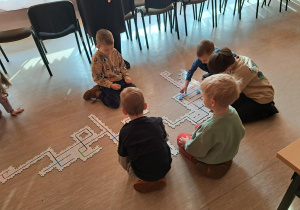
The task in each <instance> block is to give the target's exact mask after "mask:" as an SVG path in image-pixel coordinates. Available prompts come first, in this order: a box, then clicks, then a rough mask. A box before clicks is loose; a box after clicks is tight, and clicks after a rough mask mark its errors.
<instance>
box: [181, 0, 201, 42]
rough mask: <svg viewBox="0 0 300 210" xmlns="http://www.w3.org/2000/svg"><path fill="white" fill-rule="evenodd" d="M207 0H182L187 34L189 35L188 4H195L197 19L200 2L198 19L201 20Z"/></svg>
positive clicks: (194, 11)
mask: <svg viewBox="0 0 300 210" xmlns="http://www.w3.org/2000/svg"><path fill="white" fill-rule="evenodd" d="M205 1H207V0H181V6H182V7H183V15H184V24H185V35H186V36H187V35H188V32H187V23H186V6H187V5H192V6H193V14H194V20H197V4H200V11H199V17H198V21H201V18H202V14H203V9H204V3H205Z"/></svg>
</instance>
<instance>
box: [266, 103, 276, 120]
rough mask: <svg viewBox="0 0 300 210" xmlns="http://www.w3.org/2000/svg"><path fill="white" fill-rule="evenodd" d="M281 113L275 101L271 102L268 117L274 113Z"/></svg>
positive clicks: (267, 112)
mask: <svg viewBox="0 0 300 210" xmlns="http://www.w3.org/2000/svg"><path fill="white" fill-rule="evenodd" d="M277 113H279V111H278V109H277V108H276V107H275V103H274V102H271V103H270V105H269V106H268V109H267V111H266V115H267V117H270V116H272V115H274V114H277Z"/></svg>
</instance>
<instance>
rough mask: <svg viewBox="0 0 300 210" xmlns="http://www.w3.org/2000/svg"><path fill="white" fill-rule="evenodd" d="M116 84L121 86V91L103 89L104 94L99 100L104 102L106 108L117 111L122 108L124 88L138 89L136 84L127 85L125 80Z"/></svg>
mask: <svg viewBox="0 0 300 210" xmlns="http://www.w3.org/2000/svg"><path fill="white" fill-rule="evenodd" d="M114 84H119V85H121V89H120V90H114V89H112V88H106V87H102V86H100V87H101V90H102V93H101V94H100V96H99V99H100V100H101V101H102V102H103V104H104V105H105V106H108V107H111V108H114V109H117V108H119V106H120V93H121V91H122V90H123V89H124V88H127V87H136V86H135V85H134V84H132V83H130V84H127V83H126V82H125V80H124V79H122V80H120V81H118V82H114Z"/></svg>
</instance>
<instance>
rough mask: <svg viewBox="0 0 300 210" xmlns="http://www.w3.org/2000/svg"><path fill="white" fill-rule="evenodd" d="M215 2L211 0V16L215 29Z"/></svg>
mask: <svg viewBox="0 0 300 210" xmlns="http://www.w3.org/2000/svg"><path fill="white" fill-rule="evenodd" d="M214 8H215V7H214V0H211V16H212V22H213V28H214V27H215V10H214Z"/></svg>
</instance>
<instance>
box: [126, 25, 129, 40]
mask: <svg viewBox="0 0 300 210" xmlns="http://www.w3.org/2000/svg"><path fill="white" fill-rule="evenodd" d="M127 28H128V26H127V27H125V32H126V37H127V39H129V36H128V30H127Z"/></svg>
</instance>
